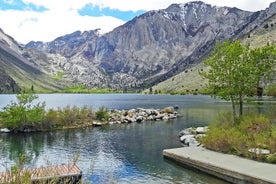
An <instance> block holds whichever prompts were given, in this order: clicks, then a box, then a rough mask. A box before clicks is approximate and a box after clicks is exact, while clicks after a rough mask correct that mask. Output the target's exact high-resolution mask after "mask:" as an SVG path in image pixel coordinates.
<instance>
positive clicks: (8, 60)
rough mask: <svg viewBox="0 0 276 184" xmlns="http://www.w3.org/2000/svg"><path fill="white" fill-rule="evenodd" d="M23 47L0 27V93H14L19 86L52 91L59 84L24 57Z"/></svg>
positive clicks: (24, 88)
mask: <svg viewBox="0 0 276 184" xmlns="http://www.w3.org/2000/svg"><path fill="white" fill-rule="evenodd" d="M23 53H24V49H23V48H22V47H21V46H20V45H19V44H18V43H17V42H16V41H15V40H14V39H13V38H12V37H10V36H8V35H6V34H5V33H4V32H3V30H1V29H0V73H1V74H0V80H1V85H0V93H14V92H16V91H18V90H19V89H20V88H21V89H22V90H29V89H31V88H33V89H35V90H37V91H49V90H51V91H53V90H57V89H60V88H61V86H59V84H58V83H57V82H55V81H54V80H53V79H52V78H51V77H50V76H48V75H46V74H45V73H44V72H43V71H42V70H41V69H40V68H39V67H38V66H37V65H35V64H34V63H31V62H30V61H29V60H28V59H26V58H25V57H24V54H23Z"/></svg>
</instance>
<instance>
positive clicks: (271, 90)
mask: <svg viewBox="0 0 276 184" xmlns="http://www.w3.org/2000/svg"><path fill="white" fill-rule="evenodd" d="M266 95H268V96H274V97H276V85H271V86H269V87H268V89H267V90H266Z"/></svg>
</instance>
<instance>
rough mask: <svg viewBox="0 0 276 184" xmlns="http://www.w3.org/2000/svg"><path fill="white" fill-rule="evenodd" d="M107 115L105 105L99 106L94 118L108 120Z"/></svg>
mask: <svg viewBox="0 0 276 184" xmlns="http://www.w3.org/2000/svg"><path fill="white" fill-rule="evenodd" d="M109 116H110V115H109V111H108V109H107V108H105V107H100V108H99V110H98V111H97V112H96V118H97V119H98V120H101V121H102V120H108V119H109Z"/></svg>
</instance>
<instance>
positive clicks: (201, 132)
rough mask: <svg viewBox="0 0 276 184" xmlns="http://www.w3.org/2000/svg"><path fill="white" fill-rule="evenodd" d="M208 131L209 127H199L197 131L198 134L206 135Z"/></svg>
mask: <svg viewBox="0 0 276 184" xmlns="http://www.w3.org/2000/svg"><path fill="white" fill-rule="evenodd" d="M207 130H208V127H197V128H196V130H195V131H196V133H197V134H205V133H206V132H207Z"/></svg>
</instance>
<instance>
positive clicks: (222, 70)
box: [200, 41, 275, 123]
mask: <svg viewBox="0 0 276 184" xmlns="http://www.w3.org/2000/svg"><path fill="white" fill-rule="evenodd" d="M204 63H205V65H207V67H208V70H207V71H203V72H200V73H201V75H203V76H204V77H205V78H207V79H208V80H209V83H208V88H210V89H213V92H214V96H217V97H220V98H222V99H224V100H230V101H231V103H232V111H233V118H234V121H235V122H236V123H237V122H238V119H239V116H241V115H242V114H243V103H244V98H245V97H246V96H247V95H252V93H254V91H255V90H256V88H257V87H258V84H259V81H260V80H261V79H262V78H263V77H264V76H268V74H269V73H271V72H272V71H273V70H272V69H273V65H274V64H275V46H266V47H263V48H258V49H250V48H249V46H243V45H242V44H241V42H240V41H235V42H230V41H226V42H223V43H221V44H220V43H217V44H216V45H215V47H214V51H213V53H212V54H211V56H210V57H209V58H207V59H206V60H205V62H204ZM237 104H238V105H239V116H238V115H237V113H236V105H237Z"/></svg>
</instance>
